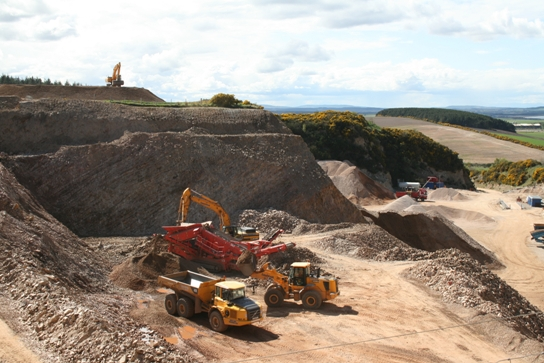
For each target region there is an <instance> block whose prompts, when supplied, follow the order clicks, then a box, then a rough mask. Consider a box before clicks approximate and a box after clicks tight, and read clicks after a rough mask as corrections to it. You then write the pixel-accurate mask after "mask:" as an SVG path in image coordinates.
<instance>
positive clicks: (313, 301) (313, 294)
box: [302, 291, 322, 309]
mask: <svg viewBox="0 0 544 363" xmlns="http://www.w3.org/2000/svg"><path fill="white" fill-rule="evenodd" d="M321 302H322V299H321V295H319V293H318V292H317V291H308V292H307V293H305V294H304V295H303V296H302V305H304V307H305V308H306V309H318V308H319V307H320V306H321Z"/></svg>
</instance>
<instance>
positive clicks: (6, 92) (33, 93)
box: [0, 84, 164, 102]
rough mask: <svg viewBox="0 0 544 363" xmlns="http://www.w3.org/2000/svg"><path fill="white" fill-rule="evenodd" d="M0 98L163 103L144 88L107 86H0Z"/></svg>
mask: <svg viewBox="0 0 544 363" xmlns="http://www.w3.org/2000/svg"><path fill="white" fill-rule="evenodd" d="M0 96H17V97H19V98H21V99H27V100H31V99H40V98H61V99H66V100H131V101H147V102H164V101H163V100H162V99H161V98H159V97H157V96H155V95H154V94H153V93H151V92H150V91H149V90H147V89H145V88H137V87H108V86H47V85H39V86H34V85H15V84H2V85H0Z"/></svg>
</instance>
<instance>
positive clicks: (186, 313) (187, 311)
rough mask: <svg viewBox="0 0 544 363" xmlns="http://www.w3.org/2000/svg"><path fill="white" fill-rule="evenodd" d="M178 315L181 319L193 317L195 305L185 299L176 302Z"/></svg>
mask: <svg viewBox="0 0 544 363" xmlns="http://www.w3.org/2000/svg"><path fill="white" fill-rule="evenodd" d="M176 308H177V311H178V315H179V316H181V317H183V318H190V317H192V316H193V315H195V305H194V304H193V302H192V301H191V300H189V299H187V298H185V297H182V298H181V299H179V300H178V303H177V305H176Z"/></svg>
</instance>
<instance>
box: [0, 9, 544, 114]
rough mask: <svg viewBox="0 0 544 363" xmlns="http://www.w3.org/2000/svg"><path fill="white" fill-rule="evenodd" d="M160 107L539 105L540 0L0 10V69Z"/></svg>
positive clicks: (543, 71) (543, 27)
mask: <svg viewBox="0 0 544 363" xmlns="http://www.w3.org/2000/svg"><path fill="white" fill-rule="evenodd" d="M117 62H121V64H122V68H121V75H122V76H123V79H124V80H125V86H132V87H145V88H147V89H149V90H150V91H152V92H153V93H155V94H156V95H158V96H159V97H162V98H163V99H164V100H166V101H185V100H188V101H194V100H200V99H201V98H210V97H211V96H213V95H214V94H216V93H219V92H223V93H231V94H234V95H235V96H236V97H237V98H239V99H242V100H245V99H247V100H250V101H252V102H255V103H259V104H269V105H285V106H299V105H312V104H321V105H355V106H371V107H410V106H412V107H445V106H451V105H479V106H500V107H506V106H520V107H533V106H544V1H542V0H534V1H533V0H518V1H511V0H509V1H504V0H480V1H478V0H441V1H436V0H379V1H378V0H359V1H354V0H312V1H302V0H246V1H243V0H239V1H234V0H232V1H231V0H220V1H209V0H199V1H183V0H172V1H168V0H165V1H162V0H157V1H145V2H144V1H137V0H136V1H135V0H131V1H117V0H110V1H102V0H93V1H64V0H0V72H1V73H2V74H8V75H11V76H19V77H26V76H35V77H41V78H51V79H52V80H60V81H62V82H64V81H66V80H68V81H70V82H79V83H82V84H85V85H104V84H105V81H104V78H105V77H106V76H108V75H111V72H112V69H113V66H114V65H115V64H116V63H117Z"/></svg>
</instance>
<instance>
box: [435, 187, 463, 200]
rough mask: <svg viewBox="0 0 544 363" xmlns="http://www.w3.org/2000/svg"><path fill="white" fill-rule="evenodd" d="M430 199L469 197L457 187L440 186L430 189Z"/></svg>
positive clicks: (461, 198) (460, 198)
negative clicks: (456, 188)
mask: <svg viewBox="0 0 544 363" xmlns="http://www.w3.org/2000/svg"><path fill="white" fill-rule="evenodd" d="M427 199H428V200H468V199H469V198H468V197H467V196H465V195H464V194H462V193H459V192H458V191H457V190H455V189H451V188H438V189H435V190H431V191H429V195H428V198H427Z"/></svg>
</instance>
